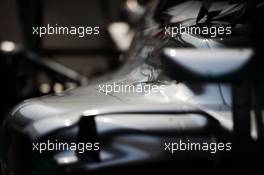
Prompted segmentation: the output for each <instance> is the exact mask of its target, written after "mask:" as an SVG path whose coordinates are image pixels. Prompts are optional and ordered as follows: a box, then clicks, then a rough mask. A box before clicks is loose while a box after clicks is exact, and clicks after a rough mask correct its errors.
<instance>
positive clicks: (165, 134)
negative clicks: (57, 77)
mask: <svg viewBox="0 0 264 175" xmlns="http://www.w3.org/2000/svg"><path fill="white" fill-rule="evenodd" d="M263 8H264V7H263V3H262V4H261V3H256V4H255V2H254V3H251V2H244V1H243V2H240V1H234V2H232V1H217V2H212V1H210V0H205V1H174V0H164V1H151V2H150V4H149V10H148V12H147V13H146V15H145V16H144V18H143V19H142V21H141V24H140V25H139V26H138V29H137V33H136V35H135V38H134V40H133V43H132V46H131V48H130V49H129V51H128V52H127V53H126V54H124V55H123V57H124V58H126V63H125V65H123V67H122V68H121V69H120V70H119V71H117V72H116V73H113V74H111V75H108V76H107V77H103V78H100V79H96V80H94V82H92V83H91V84H90V85H88V86H85V87H80V88H77V89H75V90H69V91H64V92H62V93H57V94H54V95H48V96H44V97H40V98H34V99H29V100H26V101H24V102H22V103H21V104H19V105H17V106H16V107H15V108H14V109H13V110H12V111H11V112H10V113H9V115H8V116H7V117H6V118H5V121H4V122H3V124H2V127H1V131H0V134H1V137H0V140H1V141H0V160H1V169H2V173H3V174H4V175H7V174H9V175H11V174H12V175H13V174H15V175H19V174H134V173H157V172H162V173H171V172H172V173H175V174H176V173H181V172H182V173H185V174H189V173H197V172H203V173H205V172H211V173H214V174H218V173H219V174H222V173H224V172H227V171H229V170H230V169H231V170H234V171H236V172H240V171H241V172H242V171H249V172H255V171H256V172H258V171H257V170H261V168H262V166H261V163H262V162H263V160H264V159H263V158H264V156H263V139H264V137H263V133H264V131H263V124H264V123H263V106H262V104H263V103H262V100H263V92H262V91H261V90H260V89H261V87H263V81H262V80H261V78H259V75H261V73H262V72H261V71H262V69H261V66H263V65H262V62H261V60H260V59H259V58H260V57H261V55H263V54H262V53H261V52H260V51H259V48H260V47H261V46H260V45H259V44H258V41H259V40H258V39H259V38H258V37H261V36H262V35H261V33H258V31H259V29H257V27H256V26H257V25H259V23H257V22H256V21H257V19H258V17H254V18H255V20H251V18H250V17H249V16H250V15H251V13H252V12H254V13H255V14H257V13H260V14H261V11H263ZM180 25H181V26H184V27H195V29H197V27H198V29H200V28H203V29H206V28H208V29H212V28H213V27H214V29H219V27H223V28H225V29H226V28H227V27H228V28H231V33H223V32H222V31H223V30H222V29H221V32H220V31H218V32H216V33H214V32H213V33H212V31H210V32H208V31H209V30H208V31H207V32H197V33H195V34H194V33H190V32H189V31H186V30H185V31H184V32H182V33H181V32H179V31H178V32H176V29H178V28H177V27H179V26H180ZM254 25H255V26H254ZM255 33H258V34H260V35H259V36H258V37H255ZM259 60H260V61H259ZM252 99H253V100H252ZM252 101H253V102H252Z"/></svg>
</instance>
